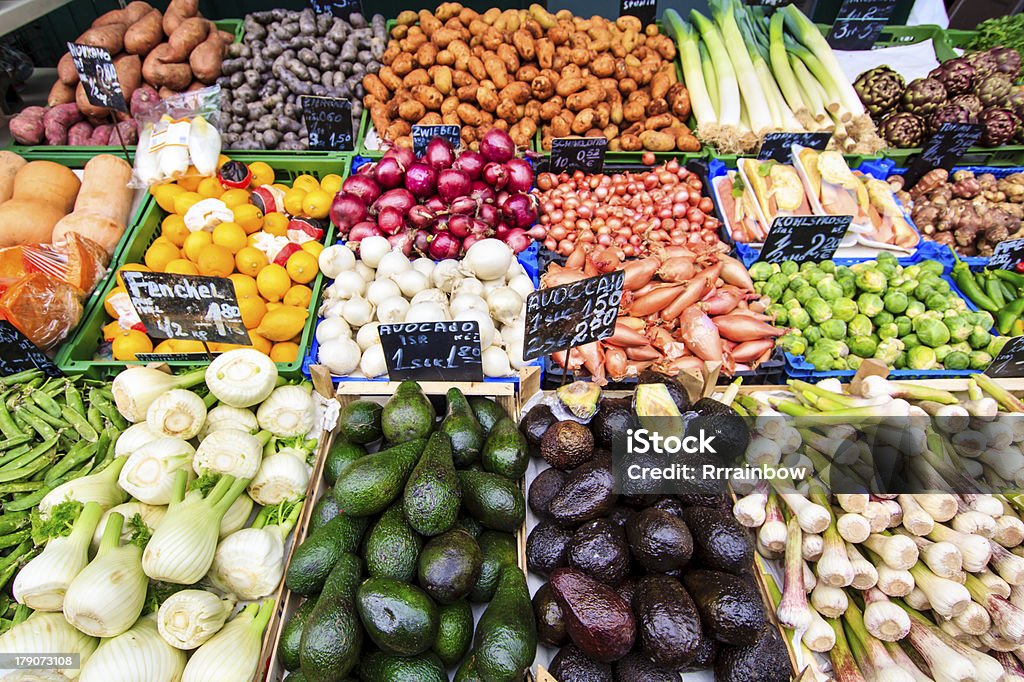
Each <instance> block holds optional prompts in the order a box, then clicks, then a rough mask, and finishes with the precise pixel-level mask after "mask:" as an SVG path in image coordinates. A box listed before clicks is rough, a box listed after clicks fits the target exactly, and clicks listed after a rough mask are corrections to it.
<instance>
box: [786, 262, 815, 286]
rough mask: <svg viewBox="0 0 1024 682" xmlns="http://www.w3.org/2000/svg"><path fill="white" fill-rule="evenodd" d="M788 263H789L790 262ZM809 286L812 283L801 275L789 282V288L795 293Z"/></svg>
mask: <svg viewBox="0 0 1024 682" xmlns="http://www.w3.org/2000/svg"><path fill="white" fill-rule="evenodd" d="M786 262H787V263H789V262H790V261H786ZM809 286H811V285H810V283H809V282H808V281H807V280H806V279H805V278H803V277H801V276H800V275H797V276H796V277H794V278H793V279H791V280H789V288H790V289H792V290H793V291H799V290H800V289H803V288H804V287H809Z"/></svg>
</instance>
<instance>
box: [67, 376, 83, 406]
mask: <svg viewBox="0 0 1024 682" xmlns="http://www.w3.org/2000/svg"><path fill="white" fill-rule="evenodd" d="M64 403H65V404H66V405H67V406H68V407H70V408H71V409H73V410H74V411H75V412H77V413H79V414H85V403H84V402H83V401H82V393H81V392H80V391H79V390H78V389H77V388H75V385H74V384H73V383H71V382H70V381H68V382H66V383H65V384H64Z"/></svg>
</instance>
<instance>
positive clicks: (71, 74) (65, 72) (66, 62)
mask: <svg viewBox="0 0 1024 682" xmlns="http://www.w3.org/2000/svg"><path fill="white" fill-rule="evenodd" d="M57 78H58V79H59V80H60V82H61V83H63V84H64V85H68V86H71V87H75V86H76V85H78V69H76V68H75V62H74V60H73V59H71V53H70V52H65V53H64V56H63V57H61V58H60V61H59V62H57Z"/></svg>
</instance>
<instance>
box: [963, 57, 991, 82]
mask: <svg viewBox="0 0 1024 682" xmlns="http://www.w3.org/2000/svg"><path fill="white" fill-rule="evenodd" d="M964 59H966V60H967V63H969V64H970V65H971V66H973V67H974V70H975V71H977V75H976V76H975V78H981V77H982V76H988V75H990V74H993V73H995V72H996V71H998V70H999V62H997V61H996V58H995V55H993V54H991V52H989V51H985V52H972V53H970V54H968V55H965V56H964Z"/></svg>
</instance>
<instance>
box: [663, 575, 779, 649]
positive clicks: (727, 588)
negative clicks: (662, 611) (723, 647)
mask: <svg viewBox="0 0 1024 682" xmlns="http://www.w3.org/2000/svg"><path fill="white" fill-rule="evenodd" d="M683 584H684V585H685V586H686V591H687V592H689V593H690V595H691V596H692V597H693V601H694V603H696V605H697V610H698V611H699V612H700V622H701V623H703V624H704V628H705V629H706V630H707V631H708V633H710V634H711V636H713V637H714V638H715V639H717V640H718V641H719V642H721V643H722V644H732V645H735V646H746V645H749V644H753V643H754V642H756V641H757V638H758V637H761V636H763V634H764V630H765V623H766V622H767V621H766V619H765V615H764V606H763V604H762V602H761V597H760V595H759V594H758V592H757V590H756V589H755V588H754V586H753V585H752V584H751V583H750V582H749V581H747V580H744V579H743V578H740V577H737V576H735V575H732V574H731V573H723V572H721V571H705V570H699V571H690V572H689V573H687V574H686V575H685V576H683Z"/></svg>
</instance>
